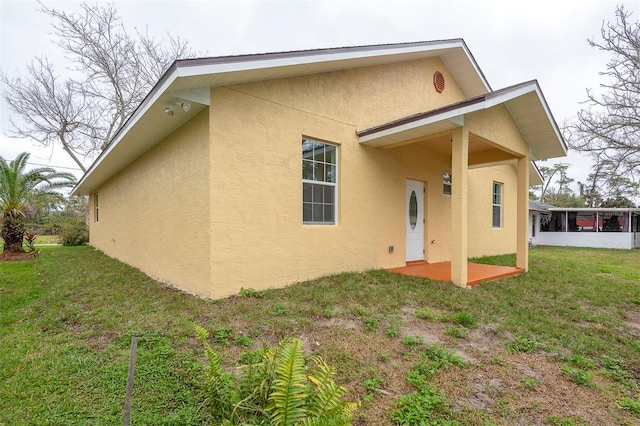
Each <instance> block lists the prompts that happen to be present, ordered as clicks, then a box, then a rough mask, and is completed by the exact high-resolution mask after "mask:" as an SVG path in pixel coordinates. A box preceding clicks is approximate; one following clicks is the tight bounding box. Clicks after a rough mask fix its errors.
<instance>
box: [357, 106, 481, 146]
mask: <svg viewBox="0 0 640 426" xmlns="http://www.w3.org/2000/svg"><path fill="white" fill-rule="evenodd" d="M482 105H483V103H477V104H474V105H469V106H465V107H461V108H458V109H455V110H452V111H446V112H443V113H441V114H436V115H432V116H429V117H426V118H423V119H421V120H416V121H412V122H410V123H405V124H402V125H400V126H397V127H392V128H390V129H385V130H380V131H379V132H375V133H371V134H369V135H365V136H360V137H359V138H358V140H359V142H360V143H365V142H369V141H373V140H376V139H380V138H384V137H387V136H391V135H394V134H396V133H402V132H405V131H407V130H413V129H416V128H418V127H423V126H428V125H429V124H433V123H437V122H439V121H445V120H448V121H450V122H451V123H453V124H455V125H456V127H462V126H464V114H467V113H469V112H473V111H477V110H479V109H482V108H483V106H482Z"/></svg>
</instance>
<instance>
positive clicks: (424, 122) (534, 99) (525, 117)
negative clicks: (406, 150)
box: [358, 80, 567, 160]
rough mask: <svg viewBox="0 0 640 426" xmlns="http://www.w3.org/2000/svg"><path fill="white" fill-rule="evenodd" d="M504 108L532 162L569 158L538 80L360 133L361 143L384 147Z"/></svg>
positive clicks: (454, 125)
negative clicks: (523, 140)
mask: <svg viewBox="0 0 640 426" xmlns="http://www.w3.org/2000/svg"><path fill="white" fill-rule="evenodd" d="M499 104H504V105H505V106H506V108H507V110H508V111H509V113H510V114H511V116H512V118H513V120H514V121H515V123H516V125H517V126H518V128H519V129H520V132H521V133H522V136H523V137H524V139H525V141H526V142H527V144H528V145H529V149H530V156H531V160H540V159H547V158H554V157H563V156H565V155H567V146H566V144H565V142H564V139H563V137H562V134H561V132H560V129H559V128H558V125H557V123H556V121H555V119H554V118H553V115H552V114H551V111H550V109H549V106H548V105H547V101H546V100H545V98H544V95H543V94H542V90H541V89H540V86H539V85H538V82H537V81H536V80H532V81H528V82H525V83H520V84H516V85H514V86H510V87H506V88H504V89H500V90H496V91H492V92H488V93H483V94H481V95H478V96H475V97H472V98H470V99H467V100H464V101H461V102H456V103H454V104H451V105H447V106H444V107H441V108H437V109H434V110H431V111H427V112H422V113H418V114H413V115H410V116H408V117H403V118H400V119H398V120H394V121H391V122H389V123H385V124H381V125H379V126H375V127H372V128H369V129H364V130H361V131H358V137H359V139H360V143H363V144H366V145H371V146H376V147H381V146H387V145H393V144H395V143H398V142H402V141H406V140H411V139H415V138H419V137H422V136H425V135H430V134H435V133H439V132H443V131H447V130H452V129H454V128H457V127H461V126H462V125H463V124H464V115H465V114H468V113H472V112H476V111H481V110H484V109H489V108H491V107H494V106H496V105H499Z"/></svg>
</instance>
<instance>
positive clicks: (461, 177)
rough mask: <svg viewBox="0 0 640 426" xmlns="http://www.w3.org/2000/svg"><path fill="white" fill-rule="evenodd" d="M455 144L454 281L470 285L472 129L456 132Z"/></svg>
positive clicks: (453, 194) (452, 262) (452, 191)
mask: <svg viewBox="0 0 640 426" xmlns="http://www.w3.org/2000/svg"><path fill="white" fill-rule="evenodd" d="M452 136H453V137H452V141H451V175H452V176H451V281H452V282H453V283H454V284H455V285H458V286H461V287H465V286H466V285H467V281H468V279H467V272H468V271H467V267H468V264H467V262H468V260H467V259H468V241H467V238H468V233H467V213H468V210H467V191H468V175H467V173H468V169H469V130H468V129H467V128H466V127H462V128H460V129H456V130H454V132H453V135H452Z"/></svg>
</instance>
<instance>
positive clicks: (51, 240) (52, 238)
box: [0, 235, 60, 247]
mask: <svg viewBox="0 0 640 426" xmlns="http://www.w3.org/2000/svg"><path fill="white" fill-rule="evenodd" d="M3 244H4V240H3V239H2V238H0V247H1V246H2V245H3ZM35 244H36V246H38V245H42V244H60V237H59V236H58V235H38V236H37V237H36V241H35Z"/></svg>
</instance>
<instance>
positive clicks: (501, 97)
mask: <svg viewBox="0 0 640 426" xmlns="http://www.w3.org/2000/svg"><path fill="white" fill-rule="evenodd" d="M534 91H535V92H536V93H537V95H538V98H540V97H541V96H540V92H539V91H538V88H537V87H536V84H535V83H534V82H531V83H529V84H527V85H524V86H521V87H515V88H513V89H511V90H509V91H506V92H504V93H500V94H498V95H496V96H487V100H486V101H485V105H486V108H491V107H494V106H496V105H500V104H503V103H505V102H507V101H510V100H513V99H516V98H519V97H520V96H524V95H526V94H527V93H530V92H534ZM541 103H542V102H541Z"/></svg>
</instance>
